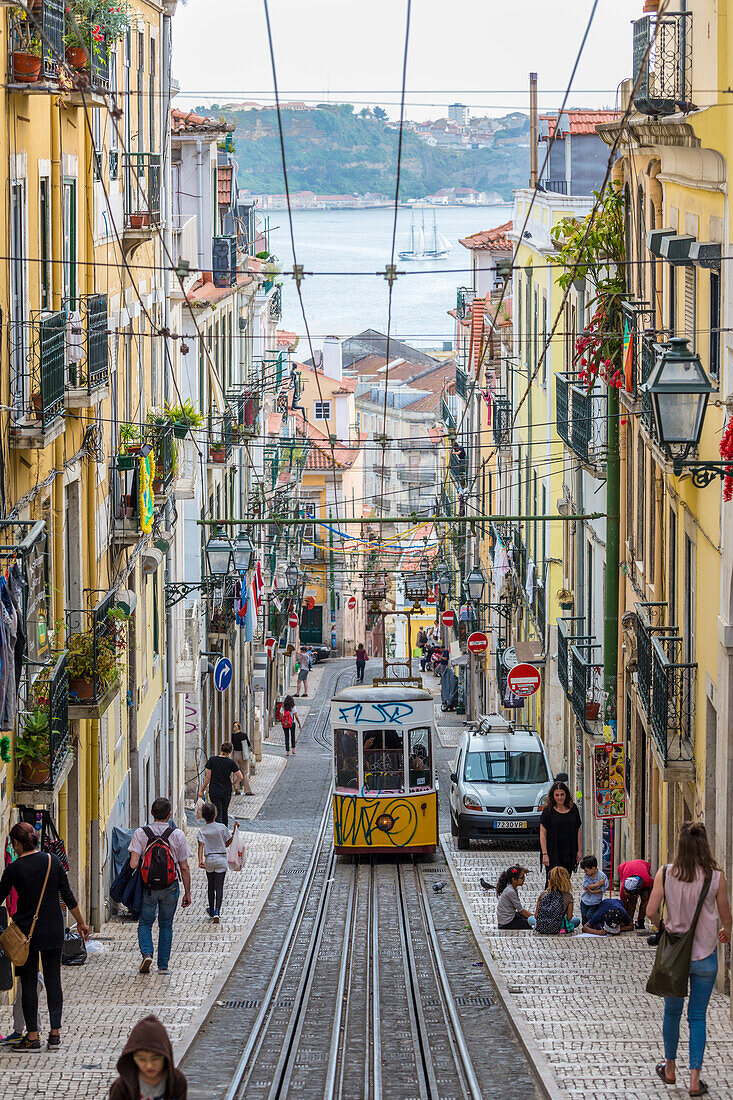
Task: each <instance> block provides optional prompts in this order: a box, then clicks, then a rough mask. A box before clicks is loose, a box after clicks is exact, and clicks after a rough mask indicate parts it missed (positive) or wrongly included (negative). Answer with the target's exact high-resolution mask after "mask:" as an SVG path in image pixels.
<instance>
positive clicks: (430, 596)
mask: <svg viewBox="0 0 733 1100" xmlns="http://www.w3.org/2000/svg"><path fill="white" fill-rule="evenodd" d="M428 603H435V589H434V588H431V589H430V591H429V592H428Z"/></svg>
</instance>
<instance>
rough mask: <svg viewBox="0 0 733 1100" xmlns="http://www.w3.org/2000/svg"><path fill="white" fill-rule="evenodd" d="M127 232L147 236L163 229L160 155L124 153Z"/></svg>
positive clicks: (123, 170)
mask: <svg viewBox="0 0 733 1100" xmlns="http://www.w3.org/2000/svg"><path fill="white" fill-rule="evenodd" d="M122 172H123V179H124V187H125V230H126V231H131V232H133V233H144V232H145V231H146V230H150V229H152V228H153V227H155V226H158V225H160V220H161V201H160V191H161V164H160V153H123V154H122Z"/></svg>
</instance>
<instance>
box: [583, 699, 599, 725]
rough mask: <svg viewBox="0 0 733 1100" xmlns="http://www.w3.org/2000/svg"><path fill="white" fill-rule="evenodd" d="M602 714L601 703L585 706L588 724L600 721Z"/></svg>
mask: <svg viewBox="0 0 733 1100" xmlns="http://www.w3.org/2000/svg"><path fill="white" fill-rule="evenodd" d="M600 712H601V704H600V703H586V704H585V717H586V721H588V722H595V721H596V720H597V719H598V715H599V714H600Z"/></svg>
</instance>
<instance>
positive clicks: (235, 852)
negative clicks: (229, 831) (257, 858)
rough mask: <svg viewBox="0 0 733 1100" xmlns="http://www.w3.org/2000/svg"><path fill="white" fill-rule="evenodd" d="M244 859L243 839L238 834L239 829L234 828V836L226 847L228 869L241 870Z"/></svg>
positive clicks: (245, 856)
mask: <svg viewBox="0 0 733 1100" xmlns="http://www.w3.org/2000/svg"><path fill="white" fill-rule="evenodd" d="M246 860H247V852H246V850H245V847H244V840H243V839H242V837H241V836H240V833H239V829H235V831H234V838H233V840H232V842H231V844H230V845H229V847H228V849H227V867H228V868H229V870H230V871H241V870H242V868H243V867H244V864H245V862H246Z"/></svg>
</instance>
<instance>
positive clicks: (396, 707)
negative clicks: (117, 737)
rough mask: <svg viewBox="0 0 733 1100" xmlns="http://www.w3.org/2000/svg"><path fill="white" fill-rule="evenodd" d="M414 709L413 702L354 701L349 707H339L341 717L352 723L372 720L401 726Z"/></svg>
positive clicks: (344, 720) (372, 721)
mask: <svg viewBox="0 0 733 1100" xmlns="http://www.w3.org/2000/svg"><path fill="white" fill-rule="evenodd" d="M414 711H415V708H414V707H413V705H412V703H353V704H352V705H351V706H349V707H339V718H340V719H341V721H342V722H346V723H351V724H354V723H357V724H358V723H359V722H371V723H375V724H378V723H382V724H386V725H390V726H401V725H402V723H403V721H404V720H405V719H406V718H409V717H410V715H411V714H413V713H414Z"/></svg>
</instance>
